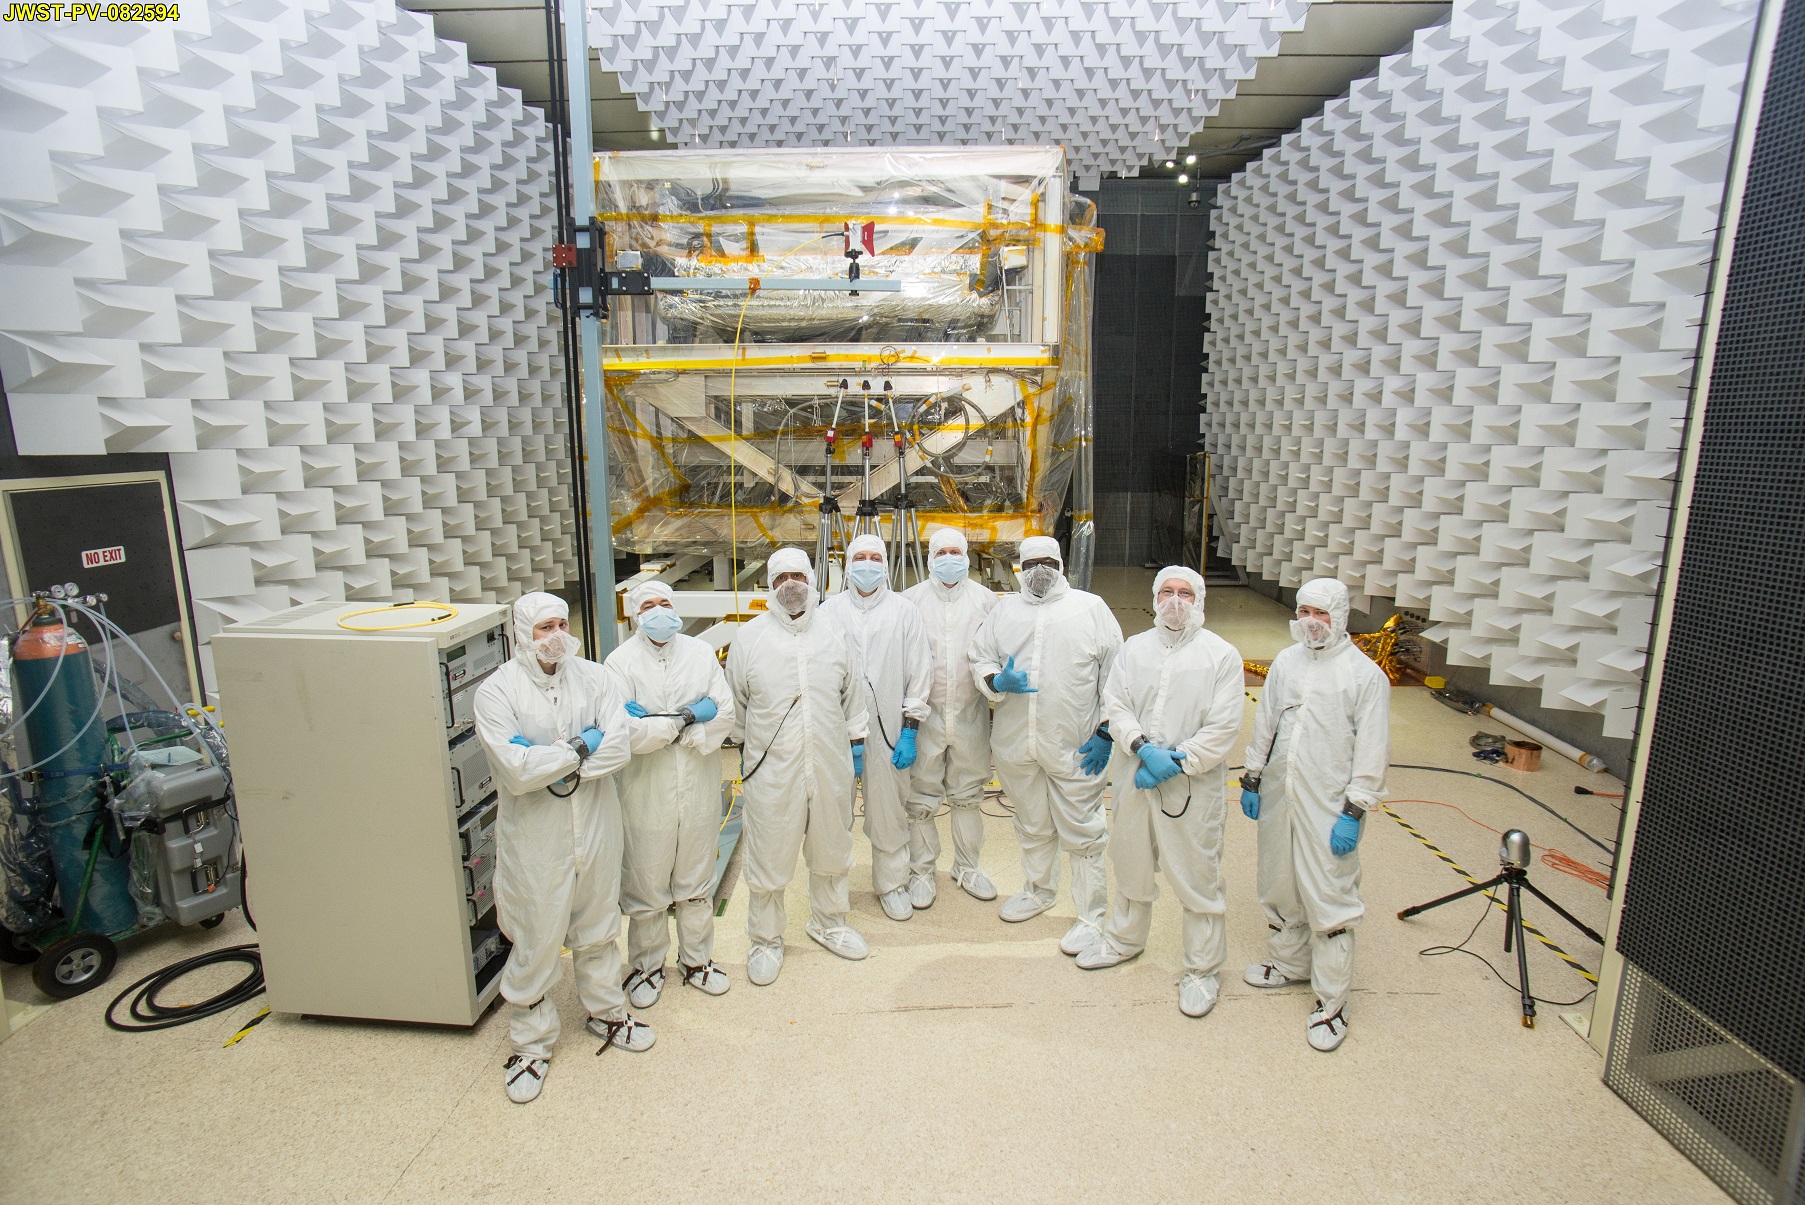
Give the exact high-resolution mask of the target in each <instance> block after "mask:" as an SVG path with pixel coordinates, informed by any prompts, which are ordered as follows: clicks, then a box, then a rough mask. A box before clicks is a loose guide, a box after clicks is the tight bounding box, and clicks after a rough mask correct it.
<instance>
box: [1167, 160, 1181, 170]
mask: <svg viewBox="0 0 1805 1205" xmlns="http://www.w3.org/2000/svg"><path fill="white" fill-rule="evenodd" d="M1177 166H1178V164H1176V163H1174V162H1172V161H1171V160H1170V159H1168V160H1166V167H1167V168H1174V167H1177Z"/></svg>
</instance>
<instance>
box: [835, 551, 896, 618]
mask: <svg viewBox="0 0 1805 1205" xmlns="http://www.w3.org/2000/svg"><path fill="white" fill-rule="evenodd" d="M861 552H865V553H871V552H875V553H877V558H878V559H877V563H878V564H880V565H882V566H883V567H884V568H885V569H886V570H888V569H889V568H890V554H889V552H888V551H886V550H885V548H884V542H883V540H881V539H879V538H878V537H877V536H874V535H869V534H867V535H862V536H855V537H853V540H852V543H850V544H848V545H847V546H846V572H847V580H846V585H845V588H844V589H843V590H842V591H841V593H842V594H848V595H851V596H852V600H853V605H854V606H856V607H857V608H859V609H860V610H861V611H869V610H870V609H871V608H873V607H875V606H877V605H878V604H879V603H880V602H882V601H883V600H884V599H885V598H886V597H887V596H888V595H889V593H890V581H889V575H888V573H886V574H885V577H884V580H883V581H880V582H879V583H878V584H877V587H876V588H875V589H874V590H872V591H871V593H870V594H860V593H859V591H858V588H857V587H856V586H854V585H853V582H852V577H851V574H852V558H853V557H855V556H857V555H858V554H859V553H861Z"/></svg>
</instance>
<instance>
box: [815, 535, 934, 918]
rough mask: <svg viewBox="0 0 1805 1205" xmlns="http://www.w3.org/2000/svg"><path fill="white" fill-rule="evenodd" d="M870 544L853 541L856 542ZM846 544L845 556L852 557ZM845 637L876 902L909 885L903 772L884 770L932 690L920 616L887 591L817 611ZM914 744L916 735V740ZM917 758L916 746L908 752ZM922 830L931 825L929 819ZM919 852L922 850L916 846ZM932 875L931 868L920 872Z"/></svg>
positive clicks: (837, 600)
mask: <svg viewBox="0 0 1805 1205" xmlns="http://www.w3.org/2000/svg"><path fill="white" fill-rule="evenodd" d="M866 538H870V539H872V540H875V539H876V537H860V539H866ZM858 548H859V541H858V540H854V541H853V542H852V545H851V547H850V548H849V550H848V551H849V552H854V551H857V550H858ZM821 617H822V618H823V619H831V620H832V621H833V622H834V623H836V624H838V625H839V627H840V630H841V631H842V632H844V633H845V634H846V645H847V648H848V649H850V650H851V652H852V664H853V669H854V671H855V672H856V673H857V675H858V679H859V690H860V691H861V692H862V695H863V700H864V710H865V714H866V716H867V717H868V720H867V723H868V727H867V729H866V732H867V735H866V741H865V777H864V787H863V794H864V798H865V836H866V837H867V838H869V839H870V841H871V880H872V885H873V887H875V888H876V890H877V893H878V895H880V896H882V895H886V894H888V893H890V892H893V891H901V890H904V889H906V888H907V887H908V886H909V880H910V875H911V870H912V868H911V865H910V861H911V859H910V846H911V844H912V843H911V841H910V829H911V824H910V821H909V816H908V813H907V803H908V798H909V776H910V772H909V771H908V770H898V769H897V768H896V767H895V766H893V765H891V764H890V758H891V755H892V754H893V753H895V751H896V742H897V741H898V740H900V739H901V738H902V727H903V721H904V720H914V721H915V722H916V723H917V724H919V723H920V722H921V721H923V720H925V719H927V717H928V691H929V689H930V688H931V686H932V683H933V675H934V661H933V654H932V653H931V652H930V650H929V648H928V637H927V632H926V631H925V630H924V628H923V624H922V621H921V612H920V611H919V610H917V609H916V608H915V606H914V604H912V603H910V602H908V601H907V600H905V599H904V598H903V596H902V595H900V594H897V593H895V592H894V591H892V590H891V589H890V588H889V587H887V586H886V587H883V588H881V589H879V590H876V591H874V592H872V593H871V594H870V595H866V596H861V595H860V594H859V592H858V591H857V590H853V589H848V590H842V591H841V592H840V593H838V594H836V595H834V596H833V597H832V598H829V599H828V600H827V602H826V603H825V604H823V605H822V607H821ZM916 739H917V742H919V740H920V734H919V733H918V734H917V736H916ZM916 755H917V757H918V758H919V756H920V748H919V743H918V745H917V749H916ZM929 823H932V821H931V820H930V821H929ZM914 844H917V845H921V846H922V848H923V849H924V850H925V843H924V842H921V841H917V842H915V843H914ZM926 873H929V874H932V873H933V866H932V865H931V864H930V865H928V866H927V867H926Z"/></svg>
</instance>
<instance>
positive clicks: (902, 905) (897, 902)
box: [877, 887, 915, 920]
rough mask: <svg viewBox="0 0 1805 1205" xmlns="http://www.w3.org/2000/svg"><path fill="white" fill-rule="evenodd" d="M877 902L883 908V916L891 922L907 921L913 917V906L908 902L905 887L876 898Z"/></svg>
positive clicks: (907, 893) (907, 890) (907, 891)
mask: <svg viewBox="0 0 1805 1205" xmlns="http://www.w3.org/2000/svg"><path fill="white" fill-rule="evenodd" d="M877 902H878V903H879V904H881V905H882V906H883V909H884V915H885V916H887V917H889V918H890V919H891V920H908V919H909V918H910V917H911V916H914V915H915V905H914V904H912V903H910V902H909V889H908V888H907V887H898V888H897V889H896V890H895V891H886V892H884V893H883V894H882V895H880V896H878V897H877Z"/></svg>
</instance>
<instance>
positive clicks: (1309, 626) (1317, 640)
mask: <svg viewBox="0 0 1805 1205" xmlns="http://www.w3.org/2000/svg"><path fill="white" fill-rule="evenodd" d="M1332 630H1333V629H1331V628H1330V627H1329V625H1328V624H1326V623H1324V622H1323V621H1322V620H1320V619H1314V618H1312V619H1301V618H1300V619H1294V620H1292V621H1291V639H1293V640H1295V641H1297V642H1298V643H1299V644H1303V645H1308V646H1309V647H1310V648H1313V649H1320V648H1326V647H1327V646H1328V643H1329V633H1330V631H1332Z"/></svg>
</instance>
